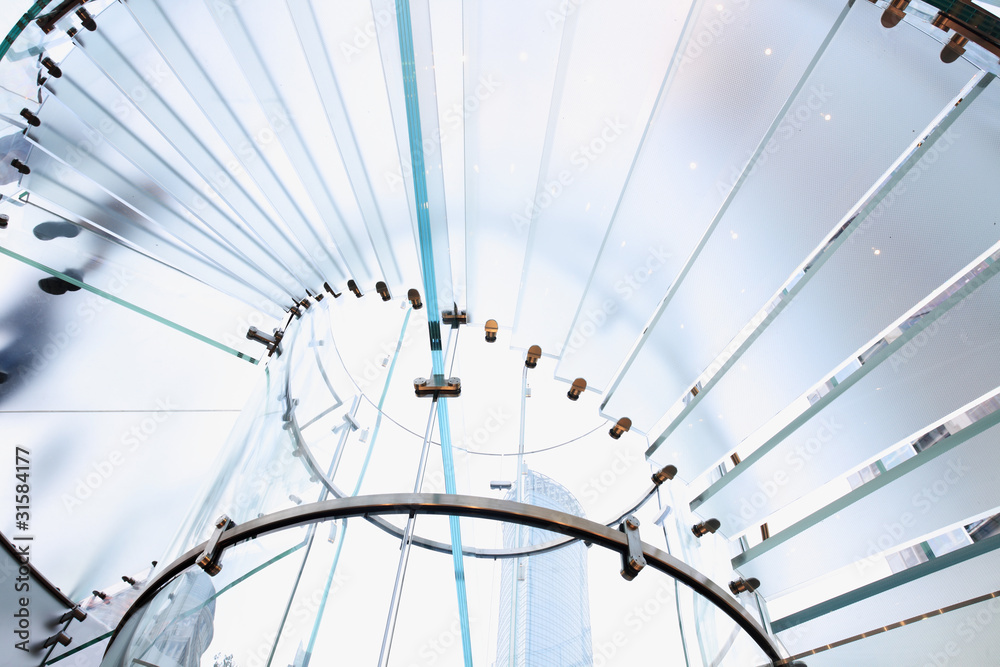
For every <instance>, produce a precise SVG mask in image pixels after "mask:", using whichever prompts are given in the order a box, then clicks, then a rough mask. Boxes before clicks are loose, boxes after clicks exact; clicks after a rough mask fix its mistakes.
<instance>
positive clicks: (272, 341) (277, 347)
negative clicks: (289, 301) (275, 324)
mask: <svg viewBox="0 0 1000 667" xmlns="http://www.w3.org/2000/svg"><path fill="white" fill-rule="evenodd" d="M292 308H295V306H292ZM296 310H297V309H296ZM284 335H285V332H283V331H281V330H280V329H275V330H274V334H273V335H271V334H266V333H264V332H263V331H261V330H260V329H258V328H257V327H250V330H249V331H247V340H255V341H257V342H258V343H261V344H262V345H264V347H266V348H267V356H269V357H270V356H271V355H272V354H274V353H275V352H277V353H278V356H279V357H280V356H281V339H282V338H283V337H284Z"/></svg>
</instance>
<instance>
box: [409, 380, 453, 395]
mask: <svg viewBox="0 0 1000 667" xmlns="http://www.w3.org/2000/svg"><path fill="white" fill-rule="evenodd" d="M413 391H414V392H415V393H416V394H417V396H433V397H434V398H438V397H441V396H443V397H445V398H453V397H455V396H458V395H460V394H461V393H462V381H461V380H460V379H459V378H447V379H445V378H440V379H439V380H435V379H428V378H417V379H416V380H414V381H413Z"/></svg>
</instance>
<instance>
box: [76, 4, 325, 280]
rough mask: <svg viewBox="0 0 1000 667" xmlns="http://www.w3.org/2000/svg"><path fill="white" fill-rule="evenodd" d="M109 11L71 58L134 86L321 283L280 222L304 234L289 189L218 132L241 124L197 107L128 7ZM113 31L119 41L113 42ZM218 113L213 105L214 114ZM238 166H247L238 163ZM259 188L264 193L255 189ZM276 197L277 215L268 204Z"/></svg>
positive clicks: (196, 159)
mask: <svg viewBox="0 0 1000 667" xmlns="http://www.w3.org/2000/svg"><path fill="white" fill-rule="evenodd" d="M107 14H108V15H109V16H107V17H102V18H103V22H102V23H103V24H106V25H107V29H105V28H102V30H99V31H97V32H94V33H89V34H88V36H87V38H86V40H85V41H83V40H81V41H80V45H81V47H82V48H81V49H79V50H78V51H74V53H73V54H71V56H70V57H71V58H74V57H75V58H79V59H87V58H89V59H92V60H93V63H94V64H95V65H97V66H98V67H99V68H100V70H101V72H102V74H103V75H104V76H106V77H107V78H108V80H109V81H110V82H111V83H113V84H114V86H115V87H116V88H117V91H116V92H117V93H118V94H121V93H125V91H129V92H127V93H125V94H127V96H128V100H129V101H130V102H131V103H132V104H134V105H135V106H136V107H137V108H138V109H139V111H141V112H142V113H143V114H145V115H146V117H147V118H148V119H149V120H150V121H151V122H152V123H153V124H154V125H155V126H156V128H157V129H158V130H159V131H160V132H161V133H162V134H164V135H165V136H166V137H168V138H169V140H170V141H171V142H172V143H174V145H175V146H177V148H178V149H179V150H180V151H181V153H182V154H183V155H184V156H185V157H186V159H187V160H188V161H190V162H191V163H192V164H193V165H194V166H195V168H196V169H197V170H198V172H199V173H200V174H201V176H202V177H203V178H205V179H206V180H208V181H209V182H211V183H212V185H213V188H214V190H215V192H217V193H218V194H219V196H221V197H223V199H224V200H225V201H227V203H229V204H230V205H231V206H232V207H233V208H234V209H235V210H237V211H239V213H240V215H241V216H242V217H243V218H244V219H245V220H247V221H248V223H249V224H250V226H252V228H253V229H254V230H255V231H256V233H258V234H260V235H261V237H262V239H263V240H264V241H265V242H266V243H267V245H268V246H269V247H270V248H271V250H272V252H273V253H275V254H276V255H277V256H279V257H281V259H282V260H283V262H284V263H285V264H286V265H287V266H289V267H290V268H292V269H294V272H295V274H296V275H298V274H301V275H302V276H303V277H304V280H306V281H307V282H309V283H310V284H321V283H322V282H323V280H322V278H321V277H320V276H321V274H319V273H316V269H315V266H314V265H313V264H312V261H311V258H310V257H308V256H307V254H306V252H305V251H304V250H303V249H302V248H301V247H300V246H299V245H298V244H297V243H296V241H295V240H293V239H292V238H291V236H290V235H289V234H288V233H287V231H286V230H285V229H284V228H283V226H282V223H281V222H278V220H282V221H283V222H285V223H287V224H288V225H289V227H290V228H291V230H292V231H297V232H299V233H300V234H299V235H300V237H304V234H301V226H302V224H303V223H302V222H301V217H297V216H296V217H293V216H292V213H291V212H290V211H288V210H287V208H288V206H286V205H285V203H287V202H289V200H290V198H289V197H288V195H284V198H283V199H282V198H281V196H282V195H283V192H282V191H281V189H280V185H279V184H278V182H277V181H276V180H275V179H274V177H273V176H270V175H259V174H258V171H259V170H260V169H262V168H263V167H264V165H265V164H267V163H266V162H265V161H264V160H257V161H251V162H250V163H249V164H243V161H242V160H240V159H239V157H237V156H238V155H239V153H238V152H235V150H234V149H232V148H230V146H239V139H240V138H239V137H227V136H224V135H220V132H227V133H233V132H236V131H237V130H238V129H239V127H240V126H239V125H238V124H237V123H236V122H232V121H230V122H223V123H220V124H219V125H216V124H215V123H213V121H212V120H211V118H210V117H209V116H208V115H206V113H205V112H204V111H202V108H201V107H200V106H199V105H198V98H196V97H193V96H192V94H191V93H190V92H188V90H187V89H186V88H185V86H184V82H183V81H181V80H180V79H178V78H176V77H175V76H174V75H173V70H172V69H171V68H170V63H168V62H167V61H166V60H164V58H163V57H161V56H160V54H159V52H158V51H156V50H154V49H152V48H150V46H151V44H150V42H149V41H148V38H147V35H146V33H144V32H142V31H141V29H140V27H139V26H138V25H136V24H135V22H134V21H133V20H132V18H131V16H130V15H129V13H128V10H127V9H125V7H124V6H121V5H116V6H115V7H113V8H112V9H111V10H109V11H108V12H107ZM202 25H207V24H202ZM112 34H113V35H114V36H115V42H111V41H109V40H110V38H111V36H112ZM161 34H163V35H165V36H168V35H169V34H170V33H169V31H166V30H164V31H162V32H161ZM75 67H76V65H75V63H74V68H73V69H70V67H69V65H67V69H68V70H70V71H75ZM150 73H153V74H155V75H156V76H155V79H153V83H154V84H155V85H152V86H151V85H150V83H149V82H147V80H146V79H147V78H149V77H150V76H152V74H150ZM104 85H107V84H106V83H105V84H104ZM108 92H109V93H110V92H111V91H110V90H109V91H108ZM196 92H198V93H199V96H202V95H204V91H201V90H197V91H196ZM112 94H113V93H112ZM220 105H221V103H220ZM221 106H223V108H224V105H221ZM216 111H218V110H217V109H215V108H212V109H211V112H212V113H213V114H214V113H215V112H216ZM221 120H222V118H220V121H221ZM227 141H228V142H229V143H228V144H227V143H226V142H227ZM252 146H253V144H251V147H252ZM226 165H229V167H228V168H227V166H226ZM237 165H242V167H241V168H237ZM234 172H235V173H234ZM265 176H270V177H269V178H268V177H265ZM257 187H259V188H260V192H259V193H258V192H257V191H255V190H256V188H257ZM274 200H276V201H277V203H276V204H274V206H275V208H276V209H277V210H278V213H274V212H273V210H272V209H271V208H270V205H271V204H270V202H272V201H274ZM289 205H290V204H289ZM279 214H280V217H279Z"/></svg>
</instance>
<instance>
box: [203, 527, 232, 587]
mask: <svg viewBox="0 0 1000 667" xmlns="http://www.w3.org/2000/svg"><path fill="white" fill-rule="evenodd" d="M234 526H236V522H235V521H233V520H232V519H230V518H229V517H228V516H226V515H225V514H223V515H222V516H220V517H219V520H218V521H216V522H215V532H213V533H212V537H210V538H208V542H207V543H206V544H205V550H204V551H202V552H201V558H199V559H198V567H200V568H201V569H203V570H205V572H207V573H208V575H209V576H210V577H214V576H215V575H217V574H218V573H219V572H221V571H222V562H221V559H222V552H221V551H220V550H219V540H220V539H221V538H222V534H223V533H224V532H226V531H227V530H229V529H230V528H233V527H234Z"/></svg>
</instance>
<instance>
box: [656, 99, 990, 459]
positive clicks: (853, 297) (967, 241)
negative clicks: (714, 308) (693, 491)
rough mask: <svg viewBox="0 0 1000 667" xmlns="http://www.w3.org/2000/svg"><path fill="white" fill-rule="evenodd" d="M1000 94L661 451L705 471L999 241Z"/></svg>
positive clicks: (837, 255) (927, 158)
mask: <svg viewBox="0 0 1000 667" xmlns="http://www.w3.org/2000/svg"><path fill="white" fill-rule="evenodd" d="M998 104H1000V85H996V84H995V83H994V84H993V85H991V86H988V87H987V88H986V90H985V91H984V92H983V93H982V94H981V95H980V96H979V97H977V98H976V99H975V100H974V101H971V104H970V106H969V107H968V108H967V109H966V110H965V111H964V113H963V114H962V115H961V116H960V117H959V118H958V119H957V120H956V121H955V123H954V124H953V125H952V126H951V128H950V129H948V130H947V131H945V132H944V133H943V136H941V137H940V138H939V139H938V140H937V142H936V143H935V144H934V145H933V146H932V147H931V148H930V149H929V151H928V152H927V153H926V154H925V155H924V157H923V158H921V159H920V160H919V161H918V162H917V163H916V164H915V165H913V166H912V167H911V168H910V169H909V170H908V172H907V173H906V174H905V175H901V180H900V182H899V184H898V185H897V186H896V187H895V188H893V189H892V190H891V191H890V192H889V194H888V195H887V196H886V198H885V199H884V200H883V203H882V204H880V205H879V206H878V207H877V208H876V210H875V212H874V213H873V214H872V215H870V216H868V217H867V218H864V219H861V220H858V221H857V222H856V223H854V224H855V225H860V228H856V229H853V231H852V230H851V229H848V231H847V232H845V234H846V233H850V236H848V237H847V238H846V240H845V242H844V243H843V244H842V245H841V246H840V247H838V248H836V249H835V250H832V251H830V252H831V253H832V254H831V257H830V258H829V260H828V261H826V263H824V264H823V265H822V266H820V267H819V268H818V269H815V272H816V273H815V275H814V276H812V277H811V279H810V280H809V281H808V282H807V283H806V284H805V285H804V286H803V287H802V291H801V292H799V293H798V294H797V295H796V296H795V297H794V300H793V301H792V304H793V305H792V306H790V307H789V308H788V309H787V310H785V311H783V312H782V313H781V314H780V315H778V316H777V318H776V319H775V320H774V322H773V323H770V326H767V328H766V329H765V330H764V332H763V333H762V334H761V336H760V338H758V339H757V340H756V341H754V342H753V344H752V346H751V347H750V348H749V350H748V351H747V352H746V353H744V354H743V355H742V356H740V357H739V358H738V359H737V360H736V361H735V365H734V366H733V367H732V368H730V369H729V370H728V371H727V372H726V373H725V375H723V376H722V377H721V378H720V379H719V382H718V384H717V385H716V386H715V387H711V388H710V387H706V388H705V389H704V390H703V391H702V393H701V394H700V395H699V396H698V397H697V398H695V399H694V400H693V401H692V403H693V404H694V405H695V407H694V408H693V409H692V410H691V411H690V413H688V414H686V415H684V416H682V417H681V418H679V419H678V420H677V421H675V422H674V423H673V424H671V430H669V431H668V434H669V435H668V437H667V438H666V440H664V441H663V442H662V444H661V445H660V448H661V449H660V451H659V453H658V454H657V455H656V458H657V460H664V461H667V460H669V462H671V463H675V464H676V465H677V466H678V468H680V469H681V470H683V471H684V473H685V475H690V477H689V478H693V477H696V476H697V475H699V474H701V472H703V471H704V470H706V469H707V468H708V467H709V466H711V465H712V464H713V463H714V462H716V461H718V460H719V459H720V458H722V457H723V456H725V455H726V453H728V452H729V451H731V450H732V449H733V448H734V447H736V446H737V445H738V444H739V443H740V442H741V441H742V440H743V439H745V438H746V437H747V436H749V435H750V434H752V433H753V432H754V431H755V430H757V428H759V427H760V426H762V425H764V424H765V423H766V422H767V421H768V419H770V418H771V417H773V416H774V415H775V414H777V413H778V412H779V411H781V409H782V408H784V407H785V406H786V405H788V404H789V403H791V402H792V401H794V400H795V399H796V398H797V397H799V396H800V395H802V394H803V393H805V392H806V391H807V390H808V389H809V388H810V387H812V386H813V385H815V384H816V383H817V382H819V381H821V380H822V379H823V378H824V377H825V376H826V375H827V374H829V373H830V372H831V371H832V370H833V369H834V368H836V367H837V366H838V365H839V364H840V363H842V362H843V361H844V360H845V359H847V358H849V357H850V356H851V355H853V354H855V353H857V351H858V350H859V349H860V348H863V347H864V346H865V345H866V344H867V343H868V342H869V341H870V340H871V339H873V338H874V337H876V336H877V335H878V334H880V333H881V332H882V331H884V330H885V329H886V328H887V327H889V326H891V325H892V324H893V323H894V322H896V321H897V319H898V318H900V317H902V316H904V315H905V314H906V313H907V312H909V311H910V310H911V309H912V308H914V307H915V306H916V305H917V304H918V303H919V302H920V301H921V300H923V299H924V298H925V297H926V295H927V294H929V293H931V292H932V291H933V290H935V289H937V288H939V287H940V286H942V285H944V284H945V283H947V282H950V281H951V280H952V279H953V278H954V276H955V275H956V274H958V273H960V272H962V271H964V270H965V268H966V267H967V266H968V264H969V263H971V262H973V261H975V260H976V259H977V258H978V257H980V256H981V255H982V254H983V253H984V252H987V251H989V250H990V249H991V248H992V247H993V246H994V245H995V244H996V243H997V242H998V241H1000V227H997V226H996V225H994V224H993V222H994V220H993V219H992V216H991V214H990V212H991V211H995V210H997V209H998V208H1000V191H998V190H997V188H993V187H988V186H987V183H990V182H993V181H995V180H996V179H997V178H998V177H1000V118H998V116H997V113H996V109H997V106H998ZM958 171H962V172H967V173H968V174H969V178H970V179H972V180H973V181H976V182H979V183H980V184H981V186H980V187H974V188H972V189H969V190H963V191H961V192H958V191H956V190H955V188H954V187H953V186H952V185H950V184H949V179H948V176H949V174H953V173H956V172H958ZM942 220H949V221H950V222H949V224H947V225H942V224H941V221H942ZM876 286H877V287H876ZM674 429H675V430H674ZM658 440H659V439H658ZM654 446H655V445H654Z"/></svg>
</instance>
